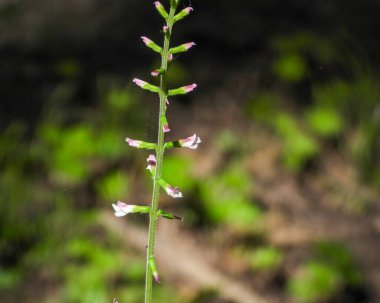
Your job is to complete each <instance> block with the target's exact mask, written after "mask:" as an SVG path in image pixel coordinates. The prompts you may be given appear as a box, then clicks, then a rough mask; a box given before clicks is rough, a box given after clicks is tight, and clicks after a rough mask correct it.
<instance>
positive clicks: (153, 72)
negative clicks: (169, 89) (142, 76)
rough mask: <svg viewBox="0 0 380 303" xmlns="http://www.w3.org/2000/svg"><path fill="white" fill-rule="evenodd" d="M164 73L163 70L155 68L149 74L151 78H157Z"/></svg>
mask: <svg viewBox="0 0 380 303" xmlns="http://www.w3.org/2000/svg"><path fill="white" fill-rule="evenodd" d="M164 72H165V70H164V69H163V68H157V69H155V70H154V71H152V72H151V73H150V74H151V75H152V76H153V77H157V76H159V75H162V74H163V73H164Z"/></svg>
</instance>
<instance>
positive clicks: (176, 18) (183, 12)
mask: <svg viewBox="0 0 380 303" xmlns="http://www.w3.org/2000/svg"><path fill="white" fill-rule="evenodd" d="M192 11H193V8H192V7H191V6H189V7H186V8H185V9H183V10H181V11H180V12H179V13H178V14H177V15H175V16H174V18H173V20H174V22H177V21H179V20H181V19H183V18H185V17H186V16H188V15H189V14H190V13H191V12H192Z"/></svg>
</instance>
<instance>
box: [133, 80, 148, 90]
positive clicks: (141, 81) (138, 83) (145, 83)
mask: <svg viewBox="0 0 380 303" xmlns="http://www.w3.org/2000/svg"><path fill="white" fill-rule="evenodd" d="M133 82H134V83H135V84H136V85H137V86H140V87H142V88H144V86H145V85H147V84H148V83H147V82H145V81H143V80H140V79H137V78H134V79H133Z"/></svg>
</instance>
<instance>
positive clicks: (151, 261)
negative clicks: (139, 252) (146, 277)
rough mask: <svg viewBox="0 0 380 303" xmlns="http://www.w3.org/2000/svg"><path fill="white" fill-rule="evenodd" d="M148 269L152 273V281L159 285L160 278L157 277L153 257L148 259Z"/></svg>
mask: <svg viewBox="0 0 380 303" xmlns="http://www.w3.org/2000/svg"><path fill="white" fill-rule="evenodd" d="M149 267H150V271H151V272H152V276H153V278H154V280H155V281H156V282H157V283H161V282H160V277H159V276H158V271H157V266H156V260H155V259H154V257H153V256H150V257H149Z"/></svg>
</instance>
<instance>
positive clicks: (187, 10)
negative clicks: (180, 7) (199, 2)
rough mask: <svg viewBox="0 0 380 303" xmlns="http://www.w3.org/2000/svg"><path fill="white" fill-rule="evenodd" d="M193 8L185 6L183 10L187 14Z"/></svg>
mask: <svg viewBox="0 0 380 303" xmlns="http://www.w3.org/2000/svg"><path fill="white" fill-rule="evenodd" d="M193 10H194V9H193V8H192V7H191V6H189V7H186V8H185V9H184V11H185V12H186V13H187V14H190V13H191V12H192V11H193Z"/></svg>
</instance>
